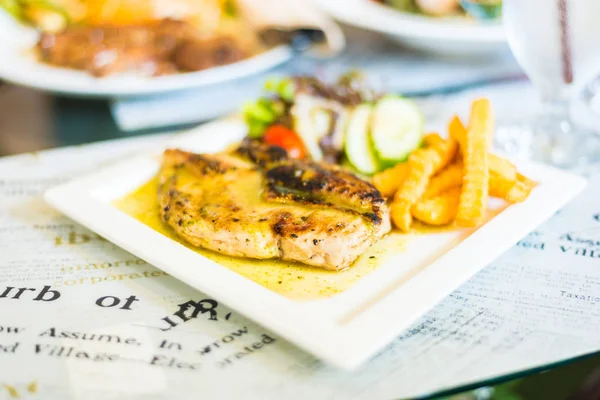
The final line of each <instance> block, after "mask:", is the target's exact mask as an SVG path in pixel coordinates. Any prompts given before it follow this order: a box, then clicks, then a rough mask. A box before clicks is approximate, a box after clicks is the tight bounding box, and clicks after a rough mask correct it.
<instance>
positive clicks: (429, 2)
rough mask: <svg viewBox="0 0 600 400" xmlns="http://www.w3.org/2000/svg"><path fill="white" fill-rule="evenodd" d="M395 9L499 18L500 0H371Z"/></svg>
mask: <svg viewBox="0 0 600 400" xmlns="http://www.w3.org/2000/svg"><path fill="white" fill-rule="evenodd" d="M373 1H375V2H378V3H381V4H385V5H388V6H390V7H392V8H394V9H396V10H399V11H405V12H411V13H417V14H424V15H429V16H435V17H448V16H468V17H471V18H476V19H497V18H500V15H501V10H502V0H373Z"/></svg>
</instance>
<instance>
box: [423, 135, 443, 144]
mask: <svg viewBox="0 0 600 400" xmlns="http://www.w3.org/2000/svg"><path fill="white" fill-rule="evenodd" d="M443 141H444V139H442V137H441V136H440V135H438V134H437V133H428V134H427V135H425V136H423V144H424V145H425V147H431V146H436V145H438V144H440V143H441V142H443Z"/></svg>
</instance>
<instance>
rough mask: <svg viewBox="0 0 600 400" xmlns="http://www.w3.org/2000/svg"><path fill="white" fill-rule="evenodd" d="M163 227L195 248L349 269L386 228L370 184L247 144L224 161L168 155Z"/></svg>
mask: <svg viewBox="0 0 600 400" xmlns="http://www.w3.org/2000/svg"><path fill="white" fill-rule="evenodd" d="M159 184H160V185H159V193H158V198H159V204H160V212H161V216H162V220H163V222H164V223H166V224H168V225H169V226H171V227H172V228H173V230H175V231H176V232H177V233H178V235H179V236H180V237H182V238H183V239H185V240H186V241H187V242H189V243H191V244H192V245H194V246H199V247H204V248H207V249H211V250H214V251H217V252H220V253H224V254H228V255H232V256H238V257H250V258H258V259H265V258H281V259H283V260H291V261H299V262H302V263H305V264H309V265H313V266H316V267H321V268H326V269H331V270H339V269H343V268H346V267H348V266H349V265H350V264H352V262H354V260H355V259H356V258H357V257H358V256H359V255H360V254H362V253H363V252H364V251H365V250H366V248H368V247H369V246H370V245H371V244H372V243H373V242H374V241H376V240H377V239H378V238H379V237H381V236H382V235H383V234H385V233H387V232H388V231H389V229H390V224H389V218H388V217H387V213H388V210H387V207H386V205H385V203H384V202H383V199H382V198H381V195H380V194H379V192H377V190H376V189H375V188H373V187H372V186H371V185H370V184H368V183H366V182H364V181H362V180H360V179H358V178H356V177H354V176H353V175H351V174H349V173H346V172H344V171H341V170H339V169H338V168H336V167H329V166H321V165H319V164H316V163H312V162H309V161H299V160H292V159H289V158H287V155H286V153H285V151H284V150H283V149H281V148H278V147H272V146H264V145H262V144H260V143H257V142H251V141H246V142H244V143H243V144H242V145H241V146H239V148H237V149H236V150H234V151H233V152H232V153H228V154H212V155H211V154H193V153H188V152H185V151H181V150H167V151H166V152H165V154H164V159H163V165H162V168H161V170H160V173H159Z"/></svg>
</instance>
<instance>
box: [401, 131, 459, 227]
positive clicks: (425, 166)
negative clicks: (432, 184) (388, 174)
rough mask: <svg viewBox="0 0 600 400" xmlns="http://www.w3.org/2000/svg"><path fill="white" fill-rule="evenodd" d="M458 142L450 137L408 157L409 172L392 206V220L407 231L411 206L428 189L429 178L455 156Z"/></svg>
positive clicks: (410, 221) (410, 219)
mask: <svg viewBox="0 0 600 400" xmlns="http://www.w3.org/2000/svg"><path fill="white" fill-rule="evenodd" d="M457 149H458V143H457V142H456V141H455V140H454V139H452V138H450V139H448V140H443V141H441V142H439V143H437V144H434V145H432V146H431V147H428V148H425V149H418V150H415V151H414V152H413V153H412V154H411V155H410V157H409V158H408V165H409V173H408V176H407V177H406V180H405V181H404V183H403V184H402V187H401V188H400V189H399V190H398V191H397V192H396V194H395V196H394V200H393V202H392V205H391V208H390V214H391V217H392V222H393V223H394V225H395V226H396V227H398V228H399V229H400V230H402V231H404V232H407V231H408V230H409V229H410V225H411V223H412V215H411V212H410V211H411V207H412V205H413V204H415V203H416V202H417V201H419V199H420V198H421V197H422V196H423V194H424V193H425V191H426V190H427V184H428V183H429V179H430V178H431V176H433V174H435V173H436V172H437V171H439V170H441V169H442V168H444V167H445V166H446V165H448V163H449V162H450V161H451V160H452V159H453V158H454V156H455V154H456V151H457Z"/></svg>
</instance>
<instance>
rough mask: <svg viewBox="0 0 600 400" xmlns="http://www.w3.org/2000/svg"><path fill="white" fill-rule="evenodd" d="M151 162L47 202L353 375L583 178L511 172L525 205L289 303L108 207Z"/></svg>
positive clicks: (234, 131)
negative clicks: (530, 186) (519, 180)
mask: <svg viewBox="0 0 600 400" xmlns="http://www.w3.org/2000/svg"><path fill="white" fill-rule="evenodd" d="M245 132H246V128H245V126H244V124H243V123H242V122H241V121H238V120H221V121H217V122H214V123H211V124H208V125H204V126H201V127H200V128H197V129H196V130H194V131H191V132H188V133H185V134H182V135H180V136H178V137H177V138H176V139H174V140H173V141H172V142H171V143H169V145H168V147H179V148H183V149H187V150H191V151H197V152H214V151H219V150H221V149H223V148H224V147H226V146H227V145H229V144H231V143H234V142H236V141H238V140H239V139H240V138H241V137H243V135H245ZM162 150H163V149H157V151H156V153H154V154H145V155H140V156H138V157H136V158H132V159H128V160H124V161H122V162H121V163H119V164H117V165H114V166H112V167H109V168H107V169H105V170H102V171H98V172H95V173H92V174H90V175H87V176H84V177H81V178H78V179H76V180H74V181H72V182H69V183H66V184H63V185H61V186H58V187H55V188H52V189H50V190H49V191H47V192H46V194H45V198H46V200H47V201H48V202H49V203H50V204H51V205H52V206H54V207H55V208H57V209H58V210H60V211H61V212H63V213H64V214H66V215H67V216H69V217H71V218H73V219H74V220H75V221H77V222H79V223H81V224H82V225H84V226H86V227H88V228H89V229H91V230H93V231H95V232H97V233H98V234H99V235H101V236H103V237H104V238H106V239H108V240H110V241H112V242H114V243H115V244H117V245H119V246H121V247H122V248H124V249H126V250H127V251H129V252H131V253H133V254H135V255H136V256H138V257H140V258H142V259H144V260H146V261H147V262H149V263H151V264H153V265H154V266H156V267H158V268H161V269H163V270H164V271H166V272H167V273H169V274H171V275H172V276H174V277H176V278H178V279H180V280H182V281H184V282H185V283H187V284H188V285H191V286H193V287H195V288H197V289H198V290H201V291H202V292H204V293H206V294H208V295H210V296H213V297H214V298H216V299H218V300H220V301H222V302H223V303H225V304H227V305H228V306H229V307H231V308H233V309H235V310H237V311H238V312H240V313H241V314H244V315H245V316H247V317H248V318H251V319H253V320H255V321H257V322H258V323H260V324H262V325H263V326H265V327H266V328H268V329H270V330H271V331H273V332H276V333H277V334H279V335H281V336H282V337H284V338H286V339H287V340H289V341H290V342H293V343H295V344H296V345H298V346H300V347H301V348H303V349H305V350H307V351H309V352H311V353H313V354H314V355H316V356H318V357H320V358H321V359H323V360H325V361H326V362H328V363H331V364H333V365H335V366H338V367H341V368H347V369H351V368H354V367H357V366H358V365H359V364H361V363H362V362H364V361H365V360H367V359H368V358H369V357H371V356H372V355H373V354H374V353H376V352H377V351H378V350H380V349H381V348H383V347H384V346H385V345H386V344H388V343H389V342H390V341H392V340H393V339H394V338H395V337H397V336H398V335H399V334H400V333H401V332H402V331H403V330H405V329H406V328H408V327H409V326H410V325H411V324H412V323H413V322H414V321H415V320H416V319H417V318H419V317H420V316H421V315H423V314H424V313H425V312H426V311H428V310H429V309H430V308H432V307H433V306H434V305H435V304H436V303H437V302H439V301H440V300H442V299H443V298H444V297H445V296H447V295H448V294H450V293H451V292H452V291H453V290H454V289H455V288H457V287H458V286H459V285H460V284H462V283H463V282H465V281H466V280H467V279H469V278H470V277H471V276H472V275H474V274H475V273H476V272H478V271H479V270H480V269H482V268H483V267H484V266H486V265H487V264H488V263H490V262H491V261H493V260H494V259H495V258H497V257H498V256H499V255H501V254H502V253H503V252H504V251H506V250H507V249H509V248H510V247H511V246H512V245H513V244H514V243H516V242H517V241H518V240H519V239H520V238H521V237H523V236H525V235H526V234H527V233H528V232H529V231H531V230H533V229H534V228H535V227H537V226H538V225H539V224H541V223H542V222H543V221H545V220H546V219H547V218H549V217H550V216H552V214H554V213H555V212H556V211H557V210H558V209H559V208H560V207H562V206H563V205H565V204H566V203H567V202H568V201H570V200H571V199H572V198H573V197H574V196H576V195H577V194H578V193H579V192H580V191H581V190H582V189H583V188H584V186H585V180H584V179H583V178H580V177H578V176H576V175H573V174H570V173H566V172H563V171H559V170H556V169H552V168H549V167H546V166H543V165H536V164H528V163H525V164H520V165H519V168H520V170H522V171H523V172H524V173H525V174H527V175H528V176H531V177H532V178H534V179H535V180H537V181H538V182H539V183H540V184H539V185H538V187H536V189H535V190H534V191H533V193H532V194H531V196H530V197H529V198H528V199H527V200H526V201H525V202H523V203H521V204H516V205H512V206H510V207H507V208H504V209H503V210H502V211H501V212H500V213H499V214H497V215H496V216H495V217H494V218H493V219H491V220H490V221H488V222H487V223H486V224H485V225H484V226H482V227H481V228H479V229H477V230H449V231H443V232H439V233H429V234H424V235H419V236H416V237H415V238H414V239H412V240H410V241H408V242H407V244H406V246H405V248H404V250H403V251H402V252H401V253H398V254H395V255H393V256H391V257H390V258H389V259H387V260H386V261H384V262H382V264H381V265H380V266H379V267H378V268H377V269H376V270H375V271H373V272H371V273H370V274H369V275H367V276H365V277H363V278H362V279H361V280H359V281H358V282H357V283H355V284H354V286H352V287H350V288H349V289H347V290H346V291H344V292H342V293H340V294H337V295H336V296H334V297H331V298H327V299H322V300H314V301H295V300H291V299H290V298H287V297H284V296H282V295H280V294H277V293H275V292H274V291H271V290H270V289H267V288H266V287H263V286H261V285H259V284H257V283H255V282H253V281H251V280H249V279H246V278H244V277H243V276H241V275H238V274H237V273H235V272H233V271H231V270H229V269H227V268H226V267H224V266H221V265H219V264H218V263H216V262H213V261H211V260H209V259H207V258H205V257H204V256H202V255H200V254H198V253H196V252H194V251H193V250H190V249H189V248H187V247H185V246H183V245H182V244H180V243H178V242H176V241H174V240H172V239H170V238H168V237H166V236H164V235H163V234H161V233H159V232H157V231H155V230H153V229H152V228H150V227H148V226H146V225H144V224H143V223H141V222H139V221H137V220H136V219H134V218H132V217H130V216H128V215H127V214H125V213H123V212H121V211H120V210H118V209H117V208H115V207H114V206H113V205H112V202H113V201H114V200H117V199H119V198H121V197H122V196H124V195H125V194H127V193H129V192H131V191H133V190H135V189H136V188H138V187H139V186H141V185H142V184H144V183H145V182H146V181H148V180H149V179H151V178H152V177H153V176H154V174H155V173H156V172H157V170H158V168H159V160H160V158H159V157H158V156H159V155H160V152H161V151H162Z"/></svg>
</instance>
